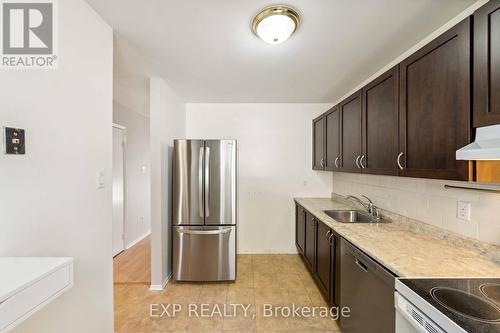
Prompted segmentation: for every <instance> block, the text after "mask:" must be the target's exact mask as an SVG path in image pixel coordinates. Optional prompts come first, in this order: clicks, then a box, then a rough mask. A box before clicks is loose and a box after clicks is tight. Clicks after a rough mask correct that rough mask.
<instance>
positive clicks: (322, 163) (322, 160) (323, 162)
mask: <svg viewBox="0 0 500 333" xmlns="http://www.w3.org/2000/svg"><path fill="white" fill-rule="evenodd" d="M319 164H320V165H321V167H322V168H324V167H325V159H324V158H322V159H321V160H320V161H319Z"/></svg>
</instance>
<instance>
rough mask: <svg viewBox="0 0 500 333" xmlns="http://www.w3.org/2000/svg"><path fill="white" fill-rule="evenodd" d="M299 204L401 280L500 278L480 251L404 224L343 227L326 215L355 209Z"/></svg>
mask: <svg viewBox="0 0 500 333" xmlns="http://www.w3.org/2000/svg"><path fill="white" fill-rule="evenodd" d="M295 201H296V202H297V203H298V204H299V205H301V206H302V207H304V208H305V209H306V210H307V211H308V212H310V213H311V214H313V215H314V216H315V217H316V218H317V219H319V220H320V221H322V222H324V223H325V224H327V225H328V226H329V227H330V228H332V229H333V230H334V231H336V232H337V233H338V234H339V235H340V236H342V237H343V238H345V239H347V240H348V241H350V242H351V243H353V244H354V245H356V246H357V247H358V248H359V249H361V250H362V251H363V252H365V253H366V254H368V255H369V256H370V257H372V258H374V259H375V260H377V261H378V262H379V263H381V264H382V265H384V266H385V267H386V268H387V269H389V270H390V271H392V272H393V273H394V274H396V275H398V276H400V277H500V264H498V263H496V262H494V261H492V260H489V258H488V257H487V256H486V255H484V254H483V253H481V252H480V251H475V250H473V249H468V248H465V247H462V246H457V244H456V243H455V242H453V241H452V240H450V239H440V238H437V237H434V236H432V235H430V234H428V233H423V232H419V231H418V230H415V228H409V227H408V226H405V225H402V224H400V223H377V224H368V223H356V224H348V223H339V222H337V221H335V220H334V219H332V218H331V217H329V216H328V215H326V214H325V213H324V212H323V211H324V210H334V209H351V208H352V207H350V206H347V205H345V204H343V203H341V202H337V201H333V200H332V199H329V198H295Z"/></svg>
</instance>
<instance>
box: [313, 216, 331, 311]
mask: <svg viewBox="0 0 500 333" xmlns="http://www.w3.org/2000/svg"><path fill="white" fill-rule="evenodd" d="M331 235H332V230H331V229H330V228H329V227H328V226H327V225H326V224H324V223H322V222H318V223H317V228H316V265H315V269H314V277H315V278H316V281H317V284H318V287H319V289H320V290H321V292H322V294H323V296H324V297H325V298H326V300H327V301H330V286H331V281H330V280H331V276H330V275H331V270H330V267H331V262H332V246H331V244H330V240H331V238H330V236H331Z"/></svg>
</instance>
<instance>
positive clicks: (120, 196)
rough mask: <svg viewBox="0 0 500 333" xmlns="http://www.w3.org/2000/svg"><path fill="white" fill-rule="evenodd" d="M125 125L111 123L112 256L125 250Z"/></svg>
mask: <svg viewBox="0 0 500 333" xmlns="http://www.w3.org/2000/svg"><path fill="white" fill-rule="evenodd" d="M124 143H125V127H123V126H120V125H118V124H113V257H116V256H117V255H118V254H120V253H121V252H123V251H124V250H125V213H124V212H125V211H124V209H125V205H124V204H125V191H124V181H125V179H124V176H125V170H124Z"/></svg>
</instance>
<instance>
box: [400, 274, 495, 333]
mask: <svg viewBox="0 0 500 333" xmlns="http://www.w3.org/2000/svg"><path fill="white" fill-rule="evenodd" d="M401 282H402V283H404V284H405V285H406V286H407V287H409V288H410V289H411V290H413V291H414V292H415V293H417V294H418V295H419V296H420V297H422V298H423V299H424V300H426V301H427V302H428V303H429V304H431V305H432V306H434V307H435V308H436V309H438V310H439V311H440V312H441V313H443V314H444V315H445V316H447V317H448V318H450V319H451V320H453V321H454V322H455V323H456V324H457V325H459V326H460V327H462V328H463V329H464V330H465V331H467V332H471V333H472V332H474V333H500V278H498V279H482V278H481V279H401Z"/></svg>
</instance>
